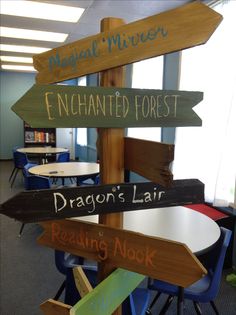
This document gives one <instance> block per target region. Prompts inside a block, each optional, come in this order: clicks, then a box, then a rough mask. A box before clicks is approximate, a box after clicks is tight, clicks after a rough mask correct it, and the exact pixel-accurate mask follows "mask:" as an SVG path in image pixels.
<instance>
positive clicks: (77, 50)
mask: <svg viewBox="0 0 236 315" xmlns="http://www.w3.org/2000/svg"><path fill="white" fill-rule="evenodd" d="M221 20H222V16H221V15H220V14H218V13H216V12H215V11H213V10H212V9H210V8H209V7H207V6H206V5H203V4H202V3H200V2H199V1H195V2H194V3H190V4H187V5H184V6H181V7H179V8H177V9H174V10H170V11H167V12H163V13H161V14H157V15H154V16H151V17H148V18H145V19H143V20H139V21H136V22H133V23H130V24H126V25H123V26H120V27H117V28H116V29H114V30H111V31H109V32H108V31H106V32H102V33H100V34H97V35H95V36H91V37H87V38H84V39H81V40H78V41H76V42H74V43H70V44H67V45H65V46H61V47H58V48H55V49H52V50H50V51H48V52H45V53H42V54H39V55H35V56H34V58H33V59H34V67H35V69H36V70H38V71H39V74H38V75H37V83H55V82H59V81H63V80H66V79H71V78H75V77H79V76H82V75H86V74H89V73H94V72H99V71H102V70H105V69H110V68H114V67H117V66H121V65H126V64H129V63H133V62H136V61H139V60H142V59H147V58H151V57H154V56H160V55H163V54H166V53H170V52H174V51H178V50H182V49H185V48H189V47H193V46H196V45H200V44H204V43H205V42H206V41H207V40H208V39H209V38H210V36H211V35H212V33H213V32H214V31H215V29H216V28H217V26H218V25H219V23H220V22H221ZM70 127H71V126H70Z"/></svg>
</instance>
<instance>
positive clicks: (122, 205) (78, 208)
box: [0, 179, 204, 223]
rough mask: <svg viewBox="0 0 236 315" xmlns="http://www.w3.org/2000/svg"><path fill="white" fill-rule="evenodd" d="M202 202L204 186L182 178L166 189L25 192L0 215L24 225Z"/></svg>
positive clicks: (105, 187) (118, 186) (145, 185)
mask: <svg viewBox="0 0 236 315" xmlns="http://www.w3.org/2000/svg"><path fill="white" fill-rule="evenodd" d="M202 202H204V184H203V183H201V182H200V181H199V180H197V179H186V180H175V181H173V185H172V187H170V188H164V187H163V186H160V185H157V184H154V183H150V182H147V183H132V184H113V185H98V186H86V187H71V188H60V189H46V190H34V191H25V192H21V193H19V194H17V195H16V196H14V197H12V198H11V199H9V200H7V201H6V202H4V203H3V204H2V205H1V207H0V213H2V214H5V215H7V216H9V217H11V218H14V219H17V220H20V221H22V222H25V223H26V222H39V221H45V220H54V219H56V220H58V219H64V218H72V217H80V216H87V215H94V214H107V213H115V212H122V211H133V210H141V209H150V208H161V207H168V206H177V205H186V204H193V203H202Z"/></svg>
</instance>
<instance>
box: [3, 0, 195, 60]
mask: <svg viewBox="0 0 236 315" xmlns="http://www.w3.org/2000/svg"><path fill="white" fill-rule="evenodd" d="M9 1H11V0H9ZM38 2H47V3H54V4H63V5H67V6H78V7H82V8H85V11H84V13H83V15H82V17H81V18H80V20H79V22H78V23H67V22H56V21H47V20H40V19H32V18H23V17H16V16H9V15H3V14H1V15H0V21H1V23H0V24H1V26H6V27H15V28H25V29H34V30H44V31H52V32H53V31H54V32H63V33H68V34H69V36H68V38H67V40H66V41H65V42H64V43H62V44H58V43H53V42H46V41H37V40H23V39H13V38H5V37H2V38H1V43H2V44H16V45H29V46H32V45H33V46H39V47H48V48H55V47H58V46H61V45H64V44H67V43H70V42H73V41H75V40H78V39H81V38H84V37H87V36H90V35H94V34H97V33H99V32H100V21H101V20H102V19H103V18H105V17H118V18H123V19H124V20H125V22H126V23H130V22H133V21H136V20H139V19H142V18H145V17H147V16H150V15H154V14H157V13H160V12H163V11H167V10H170V9H172V8H176V7H178V6H181V5H183V4H185V3H187V2H190V0H155V1H148V0H130V1H126V0H120V1H116V0H86V1H82V0H71V1H70V0H69V1H63V0H57V1H55V0H54V1H53V0H52V1H38ZM0 12H1V11H0ZM52 14H53V13H52ZM0 54H1V55H8V56H13V55H14V56H25V57H31V56H32V55H31V54H22V53H11V52H5V51H4V52H3V51H1V52H0ZM2 63H3V62H2ZM5 63H6V62H5ZM8 64H9V63H8Z"/></svg>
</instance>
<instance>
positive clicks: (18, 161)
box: [13, 151, 29, 169]
mask: <svg viewBox="0 0 236 315" xmlns="http://www.w3.org/2000/svg"><path fill="white" fill-rule="evenodd" d="M13 159H14V164H15V167H16V168H20V169H23V168H24V166H25V165H26V164H28V162H29V161H28V158H27V155H26V154H25V153H23V152H18V151H14V152H13Z"/></svg>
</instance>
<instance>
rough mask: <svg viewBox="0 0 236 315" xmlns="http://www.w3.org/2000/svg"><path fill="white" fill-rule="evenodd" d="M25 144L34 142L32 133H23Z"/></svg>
mask: <svg viewBox="0 0 236 315" xmlns="http://www.w3.org/2000/svg"><path fill="white" fill-rule="evenodd" d="M25 142H34V131H25Z"/></svg>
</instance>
